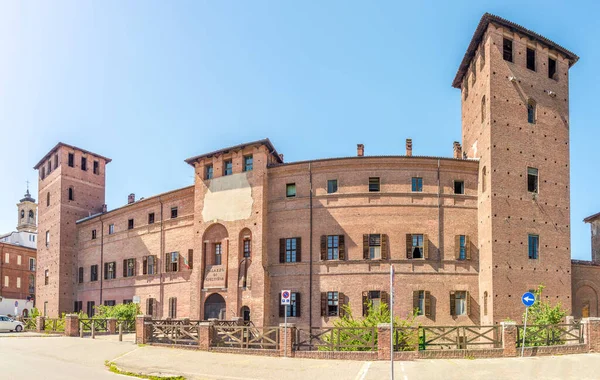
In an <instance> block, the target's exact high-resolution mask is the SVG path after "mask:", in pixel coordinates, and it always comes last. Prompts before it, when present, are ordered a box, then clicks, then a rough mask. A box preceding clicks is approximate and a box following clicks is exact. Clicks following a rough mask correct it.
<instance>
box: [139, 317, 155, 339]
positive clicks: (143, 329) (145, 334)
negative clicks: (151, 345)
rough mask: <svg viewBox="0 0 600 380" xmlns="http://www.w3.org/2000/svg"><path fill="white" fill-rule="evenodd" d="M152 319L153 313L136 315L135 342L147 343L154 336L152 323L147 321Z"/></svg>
mask: <svg viewBox="0 0 600 380" xmlns="http://www.w3.org/2000/svg"><path fill="white" fill-rule="evenodd" d="M150 321H152V316H151V315H138V316H136V317H135V343H137V344H147V343H148V342H149V341H150V338H151V337H152V325H150V324H146V322H150Z"/></svg>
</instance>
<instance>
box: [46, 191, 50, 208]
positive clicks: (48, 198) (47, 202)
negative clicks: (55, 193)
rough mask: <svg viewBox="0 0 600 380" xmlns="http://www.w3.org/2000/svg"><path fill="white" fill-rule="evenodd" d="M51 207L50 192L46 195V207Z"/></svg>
mask: <svg viewBox="0 0 600 380" xmlns="http://www.w3.org/2000/svg"><path fill="white" fill-rule="evenodd" d="M48 206H50V192H47V193H46V207H48Z"/></svg>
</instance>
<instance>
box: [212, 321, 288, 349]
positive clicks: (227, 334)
mask: <svg viewBox="0 0 600 380" xmlns="http://www.w3.org/2000/svg"><path fill="white" fill-rule="evenodd" d="M212 328H213V339H212V342H211V345H212V346H213V347H230V348H255V349H271V350H272V349H277V348H279V327H250V326H237V325H236V326H213V327H212Z"/></svg>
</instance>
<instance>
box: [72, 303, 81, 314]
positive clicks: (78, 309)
mask: <svg viewBox="0 0 600 380" xmlns="http://www.w3.org/2000/svg"><path fill="white" fill-rule="evenodd" d="M82 310H83V302H82V301H75V302H74V303H73V312H74V313H81V311H82Z"/></svg>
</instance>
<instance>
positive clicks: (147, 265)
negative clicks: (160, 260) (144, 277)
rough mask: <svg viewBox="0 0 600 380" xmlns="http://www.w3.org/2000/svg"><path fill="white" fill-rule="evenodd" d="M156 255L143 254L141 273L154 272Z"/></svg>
mask: <svg viewBox="0 0 600 380" xmlns="http://www.w3.org/2000/svg"><path fill="white" fill-rule="evenodd" d="M156 261H157V259H156V256H152V255H150V256H144V263H143V274H156Z"/></svg>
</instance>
